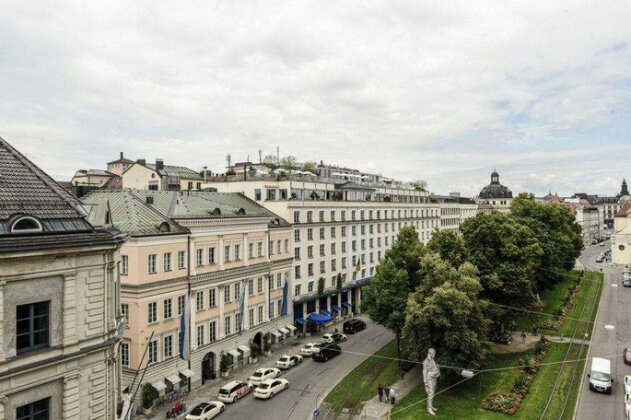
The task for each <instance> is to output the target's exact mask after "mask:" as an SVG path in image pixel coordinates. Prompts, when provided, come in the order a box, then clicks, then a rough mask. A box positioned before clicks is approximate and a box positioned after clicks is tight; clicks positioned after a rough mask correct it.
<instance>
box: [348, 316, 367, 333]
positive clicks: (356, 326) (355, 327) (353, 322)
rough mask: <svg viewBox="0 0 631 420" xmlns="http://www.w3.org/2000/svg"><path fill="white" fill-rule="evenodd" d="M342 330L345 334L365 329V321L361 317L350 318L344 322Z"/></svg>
mask: <svg viewBox="0 0 631 420" xmlns="http://www.w3.org/2000/svg"><path fill="white" fill-rule="evenodd" d="M343 329H344V332H345V333H347V334H355V333H356V332H358V331H361V330H365V329H366V323H365V322H364V321H362V320H361V319H350V320H348V321H346V322H345V323H344V327H343Z"/></svg>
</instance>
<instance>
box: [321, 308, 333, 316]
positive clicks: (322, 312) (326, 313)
mask: <svg viewBox="0 0 631 420" xmlns="http://www.w3.org/2000/svg"><path fill="white" fill-rule="evenodd" d="M320 313H321V314H322V315H326V316H331V312H329V311H327V310H326V309H322V310H320Z"/></svg>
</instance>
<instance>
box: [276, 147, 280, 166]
mask: <svg viewBox="0 0 631 420" xmlns="http://www.w3.org/2000/svg"><path fill="white" fill-rule="evenodd" d="M276 163H280V147H278V146H276Z"/></svg>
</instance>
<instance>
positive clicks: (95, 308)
mask: <svg viewBox="0 0 631 420" xmlns="http://www.w3.org/2000/svg"><path fill="white" fill-rule="evenodd" d="M0 203H1V205H0V308H2V310H0V419H27V418H28V419H35V418H42V419H79V418H86V419H87V418H90V419H97V418H98V419H112V418H115V417H116V407H117V403H118V398H119V389H120V388H119V370H118V367H117V348H116V346H117V345H118V344H117V343H118V342H119V340H118V336H117V327H118V323H117V317H118V316H119V315H120V313H119V301H118V296H119V280H118V263H119V249H120V246H121V244H122V242H123V240H124V237H123V236H122V235H121V234H119V233H117V232H114V231H111V230H102V229H95V228H94V227H93V226H92V225H91V224H90V223H88V221H87V220H86V218H85V213H84V212H83V210H82V207H81V203H80V202H79V201H78V200H77V199H76V198H75V197H73V196H72V195H71V194H69V193H68V192H67V191H66V190H64V189H63V188H62V187H61V186H60V185H59V184H57V183H56V182H55V181H54V180H53V179H51V178H50V177H49V176H48V175H47V174H46V173H44V172H43V171H42V170H41V169H40V168H39V167H37V166H36V165H35V164H34V163H32V162H31V161H29V160H28V159H27V158H26V157H24V156H23V155H22V154H20V153H19V152H18V151H17V150H16V149H14V148H13V147H12V146H11V145H10V144H8V143H7V142H6V141H4V140H3V139H1V138H0Z"/></svg>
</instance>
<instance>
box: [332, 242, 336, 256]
mask: <svg viewBox="0 0 631 420" xmlns="http://www.w3.org/2000/svg"><path fill="white" fill-rule="evenodd" d="M335 254H336V249H335V242H333V243H332V244H331V255H335Z"/></svg>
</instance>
